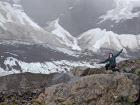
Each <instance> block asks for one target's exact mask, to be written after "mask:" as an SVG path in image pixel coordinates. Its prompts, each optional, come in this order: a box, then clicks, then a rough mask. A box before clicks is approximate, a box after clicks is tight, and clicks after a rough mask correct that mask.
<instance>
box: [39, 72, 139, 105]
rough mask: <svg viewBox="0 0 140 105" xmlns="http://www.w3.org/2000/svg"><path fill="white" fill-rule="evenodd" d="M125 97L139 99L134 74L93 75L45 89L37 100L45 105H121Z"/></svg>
mask: <svg viewBox="0 0 140 105" xmlns="http://www.w3.org/2000/svg"><path fill="white" fill-rule="evenodd" d="M123 97H126V98H127V99H128V100H129V101H130V102H135V101H137V100H138V97H139V77H138V76H137V75H135V74H128V73H126V74H123V73H121V74H120V73H114V74H113V73H112V74H94V75H90V76H85V77H81V78H78V79H76V80H73V81H71V82H68V83H61V84H57V85H54V86H51V87H48V88H46V89H45V93H44V94H43V95H41V96H40V97H39V98H38V100H40V101H44V102H45V103H46V105H121V104H120V99H121V98H123Z"/></svg>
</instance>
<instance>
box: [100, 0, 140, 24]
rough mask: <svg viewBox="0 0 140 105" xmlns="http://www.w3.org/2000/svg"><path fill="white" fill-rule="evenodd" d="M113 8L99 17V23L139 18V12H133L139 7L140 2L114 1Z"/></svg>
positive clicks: (135, 0)
mask: <svg viewBox="0 0 140 105" xmlns="http://www.w3.org/2000/svg"><path fill="white" fill-rule="evenodd" d="M114 3H115V8H114V9H112V10H109V11H107V13H106V14H105V15H103V16H101V17H100V19H102V20H101V21H100V23H102V22H104V21H106V20H111V21H115V22H116V23H118V22H120V21H122V20H127V19H133V18H134V17H139V15H140V11H137V12H133V10H134V8H137V7H138V8H139V7H140V0H114Z"/></svg>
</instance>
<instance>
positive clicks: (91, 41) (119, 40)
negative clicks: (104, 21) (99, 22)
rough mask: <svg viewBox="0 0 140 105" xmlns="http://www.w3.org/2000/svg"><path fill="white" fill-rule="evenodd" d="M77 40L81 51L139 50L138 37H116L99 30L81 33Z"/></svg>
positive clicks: (125, 35) (139, 37)
mask: <svg viewBox="0 0 140 105" xmlns="http://www.w3.org/2000/svg"><path fill="white" fill-rule="evenodd" d="M78 40H79V45H80V46H81V47H82V49H83V50H84V49H88V50H92V51H93V52H97V51H100V50H101V49H111V50H120V49H122V48H125V49H126V50H130V51H137V50H139V49H140V35H129V34H122V35H118V34H115V33H113V32H112V31H106V30H101V29H99V28H97V29H92V30H89V31H87V32H85V33H83V34H82V35H81V36H79V38H78Z"/></svg>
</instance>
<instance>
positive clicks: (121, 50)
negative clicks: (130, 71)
mask: <svg viewBox="0 0 140 105" xmlns="http://www.w3.org/2000/svg"><path fill="white" fill-rule="evenodd" d="M122 51H123V49H122V50H121V51H119V52H118V53H117V54H116V55H114V57H118V56H119V55H120V54H121V53H122Z"/></svg>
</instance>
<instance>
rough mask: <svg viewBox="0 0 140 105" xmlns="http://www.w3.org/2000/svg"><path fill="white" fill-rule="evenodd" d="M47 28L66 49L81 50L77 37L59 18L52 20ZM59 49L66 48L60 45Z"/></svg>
mask: <svg viewBox="0 0 140 105" xmlns="http://www.w3.org/2000/svg"><path fill="white" fill-rule="evenodd" d="M45 30H46V31H48V32H50V33H52V34H53V36H55V38H56V41H57V42H59V43H60V44H62V45H63V46H65V49H67V48H69V49H72V50H76V51H80V50H81V48H80V47H79V46H78V42H77V39H76V38H75V37H73V36H72V35H71V34H70V33H69V32H68V31H67V30H65V29H64V28H63V27H62V26H61V25H60V24H59V18H58V19H56V20H54V21H52V22H51V23H50V24H49V25H48V27H46V28H45ZM57 49H58V50H63V49H64V48H61V47H58V48H57Z"/></svg>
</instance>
